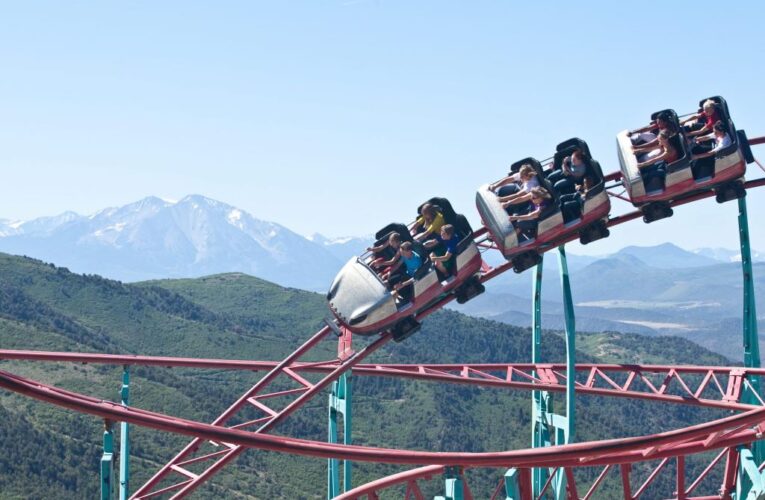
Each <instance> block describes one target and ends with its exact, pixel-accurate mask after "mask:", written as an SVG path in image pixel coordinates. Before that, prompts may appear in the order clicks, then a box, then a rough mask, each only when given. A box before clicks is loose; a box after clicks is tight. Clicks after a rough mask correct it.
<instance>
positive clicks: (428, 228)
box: [414, 204, 446, 241]
mask: <svg viewBox="0 0 765 500" xmlns="http://www.w3.org/2000/svg"><path fill="white" fill-rule="evenodd" d="M420 219H422V223H421V224H420ZM445 223H446V221H444V215H443V214H442V213H441V212H439V211H438V210H436V207H434V206H433V205H430V204H425V205H423V207H422V215H421V216H420V218H419V219H417V223H416V225H415V227H418V225H420V226H422V227H424V228H425V231H423V232H421V233H420V234H417V235H416V236H415V237H414V239H415V240H417V241H425V240H426V239H427V238H428V237H429V236H431V235H437V234H440V233H441V227H443V225H444V224H445Z"/></svg>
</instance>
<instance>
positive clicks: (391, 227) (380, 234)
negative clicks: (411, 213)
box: [375, 222, 412, 246]
mask: <svg viewBox="0 0 765 500" xmlns="http://www.w3.org/2000/svg"><path fill="white" fill-rule="evenodd" d="M391 233H398V234H400V235H401V242H402V243H403V242H404V241H412V235H411V234H409V228H408V227H406V224H401V223H400V222H391V223H390V224H388V225H387V226H385V227H384V228H382V229H380V230H379V231H377V232H376V233H375V246H377V245H379V244H381V243H383V242H385V241H387V240H388V237H389V236H390V235H391Z"/></svg>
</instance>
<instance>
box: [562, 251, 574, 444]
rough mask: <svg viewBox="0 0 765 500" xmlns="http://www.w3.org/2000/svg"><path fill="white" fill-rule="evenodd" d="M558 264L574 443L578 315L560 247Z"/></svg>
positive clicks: (569, 424)
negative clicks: (564, 322)
mask: <svg viewBox="0 0 765 500" xmlns="http://www.w3.org/2000/svg"><path fill="white" fill-rule="evenodd" d="M558 262H559V264H560V286H561V289H562V290H563V306H564V315H565V318H566V419H567V422H566V424H567V425H566V443H573V442H574V430H575V429H576V394H575V392H574V388H575V384H574V382H575V377H576V315H575V313H574V300H573V298H572V297H571V282H570V281H569V278H568V262H567V261H566V249H565V248H564V247H563V246H562V245H561V246H559V247H558Z"/></svg>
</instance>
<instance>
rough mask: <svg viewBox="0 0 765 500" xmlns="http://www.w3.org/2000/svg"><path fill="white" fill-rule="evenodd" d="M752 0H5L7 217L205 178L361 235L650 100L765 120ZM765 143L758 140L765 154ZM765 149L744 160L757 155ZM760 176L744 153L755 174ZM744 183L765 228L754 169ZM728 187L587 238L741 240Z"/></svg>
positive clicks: (469, 205) (613, 243)
mask: <svg viewBox="0 0 765 500" xmlns="http://www.w3.org/2000/svg"><path fill="white" fill-rule="evenodd" d="M764 14H765V7H763V3H761V2H735V3H720V2H716V3H712V2H651V1H648V2H637V3H625V2H597V3H590V4H587V3H585V2H444V1H433V2H406V1H400V2H387V1H382V0H377V1H354V0H347V1H342V0H338V1H305V2H192V1H184V2H180V1H179V2H170V1H162V2H154V1H146V2H52V1H51V2H43V1H40V2H13V3H11V2H8V3H4V4H3V5H2V6H0V168H1V169H2V173H3V180H2V182H0V218H7V219H28V218H33V217H37V216H42V215H52V214H56V213H60V212H62V211H65V210H75V211H77V212H80V213H91V212H93V211H96V210H98V209H100V208H103V207H106V206H114V205H121V204H125V203H128V202H131V201H135V200H138V199H140V198H142V197H145V196H148V195H158V196H162V197H166V198H181V197H183V196H184V195H186V194H190V193H200V194H204V195H207V196H209V197H212V198H216V199H219V200H222V201H225V202H228V203H231V204H233V205H236V206H239V207H241V208H243V209H245V210H248V211H250V212H251V213H252V214H253V215H255V216H256V217H259V218H262V219H267V220H273V221H276V222H279V223H281V224H284V225H286V226H287V227H289V228H291V229H293V230H295V231H298V232H300V233H302V234H309V233H312V232H314V231H318V232H321V233H323V234H326V235H330V236H339V235H349V234H367V233H371V232H373V231H375V230H376V229H378V228H379V227H380V226H382V225H384V224H385V223H387V222H388V221H390V220H408V219H410V218H411V216H412V214H413V208H414V207H415V206H416V205H417V204H418V203H420V202H421V201H423V200H424V199H427V198H429V197H430V196H433V195H442V196H447V197H449V198H450V199H452V202H453V204H454V205H455V206H456V207H457V208H458V209H460V210H461V211H463V212H465V213H466V214H468V215H469V217H470V218H471V220H473V221H476V220H477V215H476V212H475V209H474V203H473V199H474V198H473V197H474V191H475V188H476V187H477V186H479V185H480V184H483V183H484V182H487V181H491V180H495V179H496V178H498V177H500V176H501V175H502V173H503V172H504V171H506V168H507V166H508V165H509V164H510V163H512V162H513V161H515V160H517V159H520V158H522V157H525V156H536V157H538V158H542V157H546V156H548V155H549V154H550V153H551V152H552V151H553V148H554V147H555V145H556V144H557V143H558V142H559V141H561V140H563V139H566V138H568V137H571V136H575V135H576V136H580V137H582V138H583V139H585V140H587V141H588V142H589V144H590V149H591V151H592V152H593V155H594V156H595V157H596V158H598V159H599V160H600V161H601V164H602V165H603V166H604V167H605V169H606V170H609V171H610V170H614V169H616V168H617V165H616V153H615V141H614V136H615V134H616V133H617V132H618V131H619V130H622V129H624V128H627V127H635V126H638V125H641V124H642V123H643V122H645V121H646V119H647V117H648V115H649V114H650V113H651V112H652V111H655V110H658V109H662V108H665V107H673V108H675V109H677V110H678V112H687V111H692V110H693V109H694V107H695V103H696V102H697V100H698V99H699V98H702V97H705V96H708V95H713V94H720V95H723V96H725V97H726V98H727V99H728V102H729V104H730V108H731V111H732V113H733V117H734V120H735V121H736V125H737V126H738V127H739V128H744V129H746V130H747V131H748V132H749V134H750V136H753V135H765V99H764V98H763V97H764V96H763V90H762V89H763V88H764V85H765V84H763V82H765V70H764V67H765V62H764V61H765V60H764V59H763V55H762V54H763V53H765V50H764V49H765V39H763V37H762V29H763V22H764V20H765V15H764ZM762 152H763V148H762V147H761V148H759V151H758V150H757V149H755V155H757V154H758V153H759V156H762V157H765V155H763V154H762ZM755 168H756V167H755ZM758 175H762V174H761V173H758V171H755V170H751V169H750V177H755V176H758ZM761 191H762V192H758V191H755V192H753V193H751V194H750V197H749V200H750V214H752V226H753V227H752V228H753V244H754V246H755V247H757V248H760V249H765V229H764V228H765V224H764V222H765V216H763V217H760V218H758V217H756V215H755V214H757V213H760V214H762V213H765V188H763V189H762V190H761ZM735 214H736V210H735V203H733V204H727V205H723V206H718V205H717V204H716V203H714V201H711V202H703V203H697V204H695V205H693V206H692V207H686V208H681V209H678V210H677V211H676V216H675V217H673V218H672V219H669V220H666V221H662V222H660V223H656V224H652V225H650V226H646V225H643V224H642V223H637V222H635V223H632V224H631V225H629V226H623V227H621V228H618V229H615V230H614V231H613V232H612V237H611V238H610V239H609V240H607V241H603V242H598V243H597V244H594V245H592V246H591V247H587V248H585V249H582V248H578V247H577V248H575V249H572V250H573V251H575V252H579V253H607V252H609V251H611V250H613V249H616V248H620V247H622V246H625V245H627V244H644V245H648V244H654V243H658V242H663V241H674V242H675V243H677V244H679V245H681V246H684V247H687V248H692V247H697V246H707V245H709V246H727V247H735V246H736V241H735V238H736V229H735Z"/></svg>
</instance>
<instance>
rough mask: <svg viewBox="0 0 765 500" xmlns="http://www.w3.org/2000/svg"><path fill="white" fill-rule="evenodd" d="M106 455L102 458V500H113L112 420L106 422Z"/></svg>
mask: <svg viewBox="0 0 765 500" xmlns="http://www.w3.org/2000/svg"><path fill="white" fill-rule="evenodd" d="M103 439H104V454H103V455H102V456H101V500H111V498H112V493H113V491H114V488H113V484H112V471H113V469H114V433H113V425H112V422H111V420H104V438H103Z"/></svg>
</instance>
